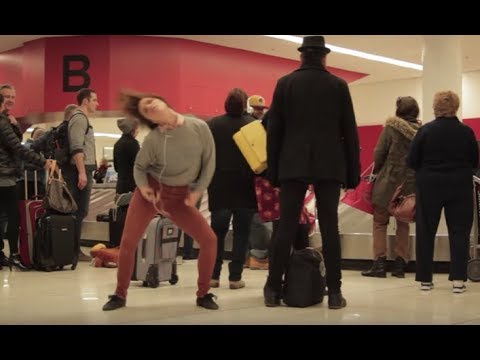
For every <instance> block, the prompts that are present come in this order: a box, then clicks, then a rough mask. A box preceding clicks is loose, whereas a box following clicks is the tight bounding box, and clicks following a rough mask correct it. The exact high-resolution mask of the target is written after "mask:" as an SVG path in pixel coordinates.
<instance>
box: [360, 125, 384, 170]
mask: <svg viewBox="0 0 480 360" xmlns="http://www.w3.org/2000/svg"><path fill="white" fill-rule="evenodd" d="M382 129H383V125H368V126H359V127H358V137H359V138H360V147H361V148H362V151H360V162H361V163H362V171H363V170H364V169H366V168H367V167H368V166H369V165H370V164H371V163H372V162H373V150H375V145H377V141H378V138H379V136H380V133H381V132H382Z"/></svg>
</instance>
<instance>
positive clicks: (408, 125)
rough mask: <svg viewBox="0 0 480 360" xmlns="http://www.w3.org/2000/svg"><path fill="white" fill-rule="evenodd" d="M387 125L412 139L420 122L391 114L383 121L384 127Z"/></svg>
mask: <svg viewBox="0 0 480 360" xmlns="http://www.w3.org/2000/svg"><path fill="white" fill-rule="evenodd" d="M387 126H389V127H391V128H393V129H395V130H397V131H398V132H399V133H400V134H402V135H403V136H405V137H406V138H407V139H409V140H412V139H413V137H414V136H415V134H416V133H417V131H418V129H419V128H420V124H418V123H413V122H410V121H407V120H403V119H401V118H399V117H398V116H392V117H390V118H388V119H387V121H386V122H385V127H387Z"/></svg>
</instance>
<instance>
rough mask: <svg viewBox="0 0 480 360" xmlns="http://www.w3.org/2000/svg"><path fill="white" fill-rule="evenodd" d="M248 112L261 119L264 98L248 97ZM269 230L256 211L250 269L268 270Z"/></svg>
mask: <svg viewBox="0 0 480 360" xmlns="http://www.w3.org/2000/svg"><path fill="white" fill-rule="evenodd" d="M248 107H249V112H250V115H251V116H252V117H254V118H255V119H256V120H262V119H263V117H264V115H265V110H266V109H268V107H267V105H266V102H265V98H264V97H263V96H260V95H252V96H250V97H249V98H248ZM270 236H271V230H269V228H268V227H267V226H266V225H265V224H264V223H263V221H262V220H261V218H260V216H259V214H258V212H257V213H255V214H254V216H253V218H252V224H251V229H250V236H249V239H248V242H249V245H250V246H249V248H250V249H249V252H248V254H247V257H246V259H247V260H246V262H245V265H244V266H245V267H249V268H250V269H251V270H268V242H269V240H270Z"/></svg>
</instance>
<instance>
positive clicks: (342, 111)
mask: <svg viewBox="0 0 480 360" xmlns="http://www.w3.org/2000/svg"><path fill="white" fill-rule="evenodd" d="M298 50H299V51H300V52H301V67H300V68H299V69H297V70H295V71H294V72H292V73H290V74H289V75H286V76H284V77H282V78H281V79H280V80H279V81H278V83H277V86H276V88H275V91H274V94H273V101H272V104H271V107H270V112H269V119H268V130H267V162H268V170H267V174H268V175H267V177H268V179H269V180H270V182H271V183H272V185H274V186H276V185H278V184H280V189H281V191H280V223H279V230H278V237H277V239H276V244H275V246H274V247H273V252H274V253H273V257H272V258H271V259H270V266H269V275H268V279H267V283H266V284H265V287H264V300H265V305H266V306H279V305H280V295H281V290H282V289H281V288H282V278H283V275H284V272H285V269H286V268H287V263H288V259H289V255H290V249H291V246H292V241H293V239H295V234H296V231H297V228H298V226H297V224H298V221H299V217H300V211H301V208H302V204H303V200H304V197H305V192H306V190H307V187H308V185H309V184H313V186H314V189H315V196H316V198H317V199H318V201H317V210H318V222H319V226H320V231H321V234H322V241H323V254H324V256H325V265H326V271H327V274H326V280H327V286H328V291H329V296H328V307H329V308H330V309H340V308H342V307H344V306H346V300H345V299H344V298H343V296H342V294H341V269H340V262H341V248H340V237H339V233H338V202H339V197H340V187H341V186H342V185H343V186H344V187H346V188H355V187H356V186H357V185H358V184H359V182H360V146H359V140H358V132H357V125H356V122H355V114H354V111H353V104H352V99H351V97H350V91H349V89H348V85H347V83H346V82H345V81H344V80H342V79H340V78H338V77H336V76H334V75H332V74H330V73H329V72H328V71H327V69H326V64H325V62H326V55H327V54H328V53H329V52H330V49H328V48H327V47H325V39H324V38H323V36H307V37H304V38H303V44H302V46H301V47H300V48H299V49H298Z"/></svg>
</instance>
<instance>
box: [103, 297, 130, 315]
mask: <svg viewBox="0 0 480 360" xmlns="http://www.w3.org/2000/svg"><path fill="white" fill-rule="evenodd" d="M108 299H109V300H108V302H107V303H106V304H105V305H103V308H102V309H103V311H110V310H116V309H118V308H121V307H124V306H125V305H127V300H125V299H122V298H121V297H120V296H117V295H115V294H114V295H109V296H108Z"/></svg>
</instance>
